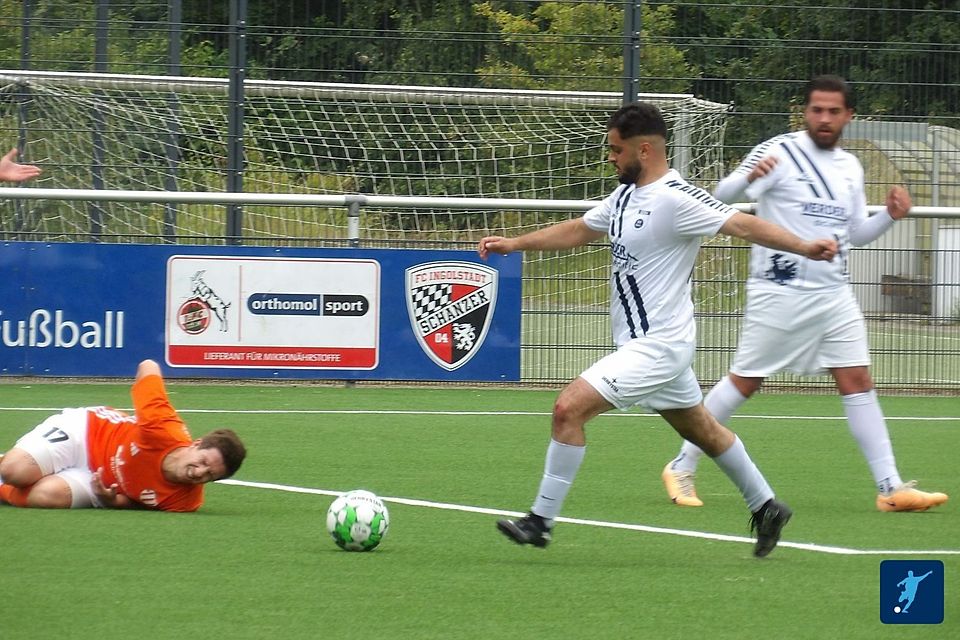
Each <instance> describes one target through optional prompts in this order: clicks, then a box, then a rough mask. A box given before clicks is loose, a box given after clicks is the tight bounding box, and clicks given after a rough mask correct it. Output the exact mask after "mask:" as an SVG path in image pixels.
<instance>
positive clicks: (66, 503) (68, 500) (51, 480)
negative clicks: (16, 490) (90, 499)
mask: <svg viewBox="0 0 960 640" xmlns="http://www.w3.org/2000/svg"><path fill="white" fill-rule="evenodd" d="M27 505H28V506H30V507H33V508H35V509H69V508H70V507H71V506H72V505H73V492H72V491H71V489H70V485H69V484H67V483H66V482H64V481H63V480H62V479H60V478H57V477H56V476H47V477H46V478H44V479H43V481H41V482H38V483H37V484H35V485H34V487H33V489H31V490H30V495H29V497H28V498H27Z"/></svg>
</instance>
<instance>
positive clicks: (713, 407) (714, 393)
mask: <svg viewBox="0 0 960 640" xmlns="http://www.w3.org/2000/svg"><path fill="white" fill-rule="evenodd" d="M746 401H747V397H746V396H745V395H743V394H742V393H740V390H739V389H737V386H736V385H735V384H733V381H732V380H730V376H724V377H723V378H721V379H720V380H719V382H717V384H715V385H713V389H710V393H708V394H707V397H706V398H705V399H704V401H703V406H704V407H706V409H707V411H709V412H710V413H712V414H713V417H714V418H716V419H717V422H719V423H720V424H722V425H726V424H727V422H729V421H730V418H731V417H732V416H733V414H734V413H736V412H737V409H739V408H740V405H742V404H743V403H744V402H746ZM702 455H703V450H702V449H700V447H698V446H697V445H695V444H693V443H692V442H689V441H687V440H684V441H683V445H682V446H681V447H680V455H678V456H677V457H676V458H674V459H673V461H672V462H671V463H670V468H671V469H673V470H674V471H688V472H690V473H694V472H695V471H696V470H697V463H699V462H700V456H702Z"/></svg>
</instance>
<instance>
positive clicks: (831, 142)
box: [807, 127, 842, 150]
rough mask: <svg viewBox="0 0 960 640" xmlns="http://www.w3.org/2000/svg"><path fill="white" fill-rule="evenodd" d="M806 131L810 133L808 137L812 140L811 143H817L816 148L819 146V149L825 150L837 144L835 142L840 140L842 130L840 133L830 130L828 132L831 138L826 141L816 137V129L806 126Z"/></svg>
mask: <svg viewBox="0 0 960 640" xmlns="http://www.w3.org/2000/svg"><path fill="white" fill-rule="evenodd" d="M807 133H808V134H810V139H811V140H813V144H815V145H817V147H818V148H820V149H825V150H830V149H833V148H834V147H835V146H837V142H839V141H840V136H841V134H842V131H841V132H840V133H833V132H832V131H831V132H830V135H831V136H832V137H831V138H830V139H829V141H827V142H823V141H822V139H821V138H818V137H817V130H816V129H810V128H809V127H808V128H807Z"/></svg>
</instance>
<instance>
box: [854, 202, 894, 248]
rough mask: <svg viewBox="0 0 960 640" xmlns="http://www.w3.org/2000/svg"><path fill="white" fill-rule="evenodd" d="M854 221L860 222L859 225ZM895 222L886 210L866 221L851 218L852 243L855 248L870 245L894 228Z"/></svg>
mask: <svg viewBox="0 0 960 640" xmlns="http://www.w3.org/2000/svg"><path fill="white" fill-rule="evenodd" d="M854 220H858V223H854ZM894 222H896V221H895V220H894V219H893V218H891V217H890V214H889V213H888V212H887V210H886V209H884V210H883V211H880V212H879V213H877V215H875V216H870V217H868V218H865V219H864V218H860V219H856V218H850V229H849V232H850V242H851V243H852V244H853V245H854V246H855V247H862V246H863V245H865V244H870V243H871V242H873V241H874V240H876V239H877V238H879V237H880V236H882V235H883V233H884V232H885V231H886V230H887V229H889V228H890V227H892V226H893V223H894Z"/></svg>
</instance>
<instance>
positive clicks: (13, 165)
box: [0, 149, 40, 182]
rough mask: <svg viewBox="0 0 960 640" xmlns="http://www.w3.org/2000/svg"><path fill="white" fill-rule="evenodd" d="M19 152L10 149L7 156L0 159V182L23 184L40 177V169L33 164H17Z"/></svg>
mask: <svg viewBox="0 0 960 640" xmlns="http://www.w3.org/2000/svg"><path fill="white" fill-rule="evenodd" d="M16 157H17V150H16V149H10V151H8V152H7V154H6V155H5V156H3V157H2V158H0V180H5V181H6V182H23V181H25V180H32V179H33V178H36V177H37V176H38V175H40V167H36V166H34V165H32V164H18V163H17V162H15V161H14V160H15V158H16Z"/></svg>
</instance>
